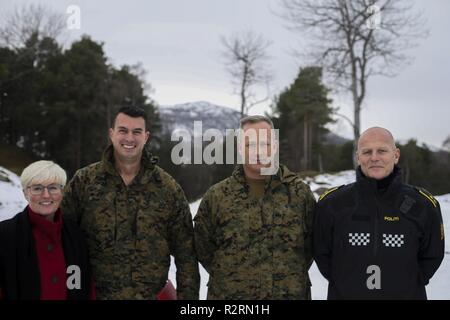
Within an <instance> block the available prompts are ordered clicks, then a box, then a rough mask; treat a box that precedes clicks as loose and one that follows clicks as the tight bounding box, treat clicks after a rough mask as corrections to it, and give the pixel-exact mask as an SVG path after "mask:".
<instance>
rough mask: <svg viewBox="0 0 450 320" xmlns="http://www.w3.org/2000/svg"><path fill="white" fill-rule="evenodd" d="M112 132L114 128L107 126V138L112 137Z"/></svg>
mask: <svg viewBox="0 0 450 320" xmlns="http://www.w3.org/2000/svg"><path fill="white" fill-rule="evenodd" d="M113 133H114V129H113V128H109V129H108V135H109V139H110V140H111V137H112V135H113Z"/></svg>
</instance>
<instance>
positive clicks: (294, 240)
mask: <svg viewBox="0 0 450 320" xmlns="http://www.w3.org/2000/svg"><path fill="white" fill-rule="evenodd" d="M314 205H315V199H314V197H313V195H312V193H311V190H310V189H309V187H308V186H307V185H306V184H304V183H303V182H302V181H301V179H300V177H299V176H298V175H296V174H294V173H292V172H290V171H289V170H288V169H287V168H286V167H284V166H280V169H279V170H278V173H277V174H276V175H274V176H272V177H271V179H270V181H268V182H267V183H266V186H265V193H264V196H263V198H262V199H255V198H253V197H252V196H250V195H249V187H248V185H247V183H246V180H245V176H244V171H243V168H242V166H238V167H236V169H235V170H234V172H233V174H232V176H231V177H229V178H227V179H225V180H223V181H221V182H219V183H218V184H216V185H214V186H213V187H211V188H210V189H209V190H208V191H207V192H206V194H205V196H204V197H203V199H202V202H201V204H200V207H199V210H198V213H197V215H196V217H195V219H194V221H195V245H196V250H197V255H198V258H199V261H200V262H201V263H202V265H203V266H204V267H205V269H206V270H207V271H208V272H209V275H210V279H209V283H208V299H308V298H310V282H309V277H308V269H309V266H310V265H311V263H312V234H311V230H312V222H313V209H314Z"/></svg>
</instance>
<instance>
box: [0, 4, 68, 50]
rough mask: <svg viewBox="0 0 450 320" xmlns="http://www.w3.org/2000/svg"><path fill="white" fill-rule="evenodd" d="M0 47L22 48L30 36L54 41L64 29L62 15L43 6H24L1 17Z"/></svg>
mask: <svg viewBox="0 0 450 320" xmlns="http://www.w3.org/2000/svg"><path fill="white" fill-rule="evenodd" d="M1 21H2V23H1V24H0V45H3V46H6V47H9V48H11V49H18V48H20V47H23V46H24V45H25V43H26V42H27V41H28V40H29V39H30V38H31V36H33V35H34V36H37V38H38V39H42V38H45V37H50V38H53V39H56V37H58V36H59V35H60V34H61V33H62V32H63V31H64V28H65V27H66V24H65V17H64V14H61V13H58V12H53V11H52V10H51V9H50V8H48V7H45V6H43V5H40V4H39V5H33V4H30V5H28V6H26V5H24V6H22V7H16V8H15V10H14V11H13V12H12V13H10V14H8V15H4V16H2V17H1Z"/></svg>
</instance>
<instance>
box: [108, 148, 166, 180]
mask: <svg viewBox="0 0 450 320" xmlns="http://www.w3.org/2000/svg"><path fill="white" fill-rule="evenodd" d="M101 163H102V166H103V170H104V171H105V172H106V173H107V174H110V175H112V176H116V177H120V175H119V173H118V172H117V170H116V167H115V166H114V149H113V146H112V145H109V146H108V147H106V149H105V150H104V151H103V155H102V161H101ZM157 163H158V157H155V156H153V155H152V154H151V153H150V152H149V151H148V149H147V147H145V148H144V150H143V151H142V158H141V169H140V170H139V173H138V175H137V176H136V179H135V180H136V182H139V183H141V184H146V183H148V182H150V181H151V180H152V179H153V180H155V181H158V182H159V181H161V178H160V177H159V175H158V174H157V172H156V170H155V166H156V164H157Z"/></svg>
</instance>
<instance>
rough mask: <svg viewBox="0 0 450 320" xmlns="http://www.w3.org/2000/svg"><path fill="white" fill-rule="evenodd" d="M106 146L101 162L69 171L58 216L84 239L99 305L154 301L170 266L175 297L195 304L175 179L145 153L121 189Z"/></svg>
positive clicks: (189, 234) (185, 210)
mask: <svg viewBox="0 0 450 320" xmlns="http://www.w3.org/2000/svg"><path fill="white" fill-rule="evenodd" d="M113 159H114V157H113V148H112V146H110V147H108V148H107V149H106V150H105V152H104V154H103V159H102V161H101V162H97V163H94V164H91V165H89V166H87V167H85V168H82V169H80V170H78V171H77V172H76V174H75V175H74V177H73V178H72V180H71V181H70V183H69V184H68V185H67V186H66V190H65V195H64V199H63V203H62V207H63V212H64V216H65V218H69V219H73V220H75V221H76V222H77V223H78V224H79V225H80V227H81V228H82V230H83V231H84V232H85V234H86V240H87V243H88V247H89V254H90V261H91V264H92V268H93V273H94V277H95V283H96V289H97V298H98V299H155V298H156V295H157V293H158V292H159V290H161V289H162V288H163V287H164V285H165V283H166V280H167V276H168V270H169V266H170V255H171V254H172V255H173V256H174V258H175V263H176V267H177V294H178V299H198V292H199V273H198V262H197V259H196V255H195V251H194V235H193V225H192V217H191V213H190V209H189V205H188V202H187V200H186V198H185V196H184V193H183V191H182V189H181V188H180V186H179V185H178V184H177V183H176V181H175V180H174V179H173V178H172V177H171V176H170V175H169V174H167V173H166V172H165V171H164V170H162V169H161V168H159V167H158V166H156V165H155V163H156V161H157V160H156V158H153V157H151V155H150V154H148V153H146V151H145V150H144V152H143V157H142V166H141V170H140V172H139V173H138V175H137V176H136V177H135V179H134V180H133V181H132V183H131V184H130V185H128V186H126V185H125V184H124V182H123V180H122V178H121V177H120V175H119V174H118V173H117V171H116V169H115V167H114V164H113V162H114V160H113Z"/></svg>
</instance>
